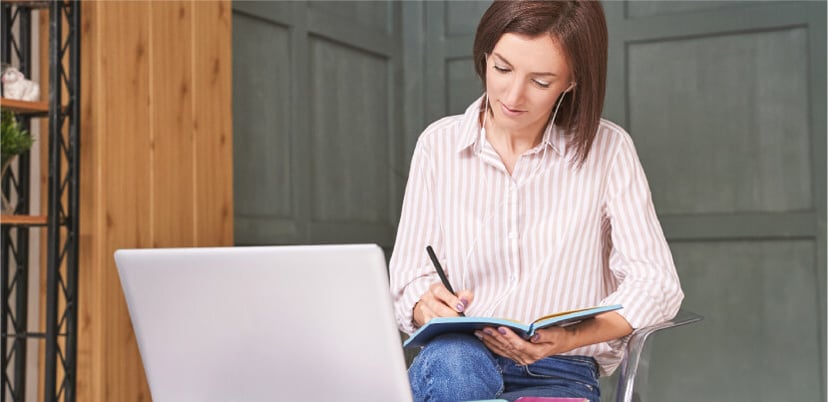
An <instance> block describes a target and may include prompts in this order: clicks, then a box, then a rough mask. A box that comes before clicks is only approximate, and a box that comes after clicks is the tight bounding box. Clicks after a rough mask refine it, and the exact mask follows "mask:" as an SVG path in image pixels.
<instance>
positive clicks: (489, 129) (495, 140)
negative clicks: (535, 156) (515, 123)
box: [486, 115, 546, 155]
mask: <svg viewBox="0 0 828 402" xmlns="http://www.w3.org/2000/svg"><path fill="white" fill-rule="evenodd" d="M544 128H546V126H545V125H544V124H543V122H541V123H540V124H534V125H533V127H527V128H526V129H524V130H516V131H513V130H508V129H505V128H503V127H501V126H500V125H498V124H497V122H496V121H495V119H494V116H492V115H489V118H488V119H487V121H486V139H488V140H489V142H490V143H491V144H492V145H493V146H494V147H495V149H497V150H498V151H501V152H502V151H505V152H508V153H510V154H513V155H521V154H523V153H524V152H526V151H528V150H530V149H532V148H534V147H535V146H537V145H538V144H540V142H541V140H542V139H543V130H544Z"/></svg>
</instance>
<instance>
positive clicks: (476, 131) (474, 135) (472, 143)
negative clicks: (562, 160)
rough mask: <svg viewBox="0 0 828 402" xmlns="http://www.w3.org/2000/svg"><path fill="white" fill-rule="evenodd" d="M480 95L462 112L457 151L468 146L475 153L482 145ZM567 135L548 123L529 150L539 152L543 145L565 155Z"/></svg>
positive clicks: (481, 101)
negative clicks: (461, 126) (461, 129)
mask: <svg viewBox="0 0 828 402" xmlns="http://www.w3.org/2000/svg"><path fill="white" fill-rule="evenodd" d="M484 96H485V95H481V96H480V97H479V98H477V99H476V100H475V101H474V102H472V104H471V105H469V107H467V108H466V111H465V113H463V121H462V125H463V131H462V132H463V137H462V138H461V139H460V141H459V143H458V147H457V152H463V151H464V150H466V149H468V148H469V147H472V148H473V151H474V152H475V153H479V152H480V150H481V149H482V147H483V135H482V133H483V130H481V127H480V111H481V107H482V106H483V97H484ZM567 143H568V141H567V137H566V134H565V132H564V130H561V129H560V127H558V126H555V125H553V124H551V123H550V124H548V125H547V126H546V129H545V130H544V132H543V139H541V143H540V144H539V145H538V146H537V147H535V148H533V149H532V150H530V151H529V152H530V153H535V152H540V151H542V150H543V147H544V146H548V147H550V148H552V150H553V151H555V152H557V153H558V155H560V156H564V155H566V148H567Z"/></svg>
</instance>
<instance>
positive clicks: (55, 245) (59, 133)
mask: <svg viewBox="0 0 828 402" xmlns="http://www.w3.org/2000/svg"><path fill="white" fill-rule="evenodd" d="M33 9H41V10H43V11H47V12H48V13H49V45H48V46H49V49H48V52H49V70H48V71H47V72H41V74H44V73H45V74H48V77H49V93H48V102H46V103H45V104H44V103H43V102H21V101H11V100H7V99H5V98H3V99H2V101H1V102H0V104H2V109H4V110H5V109H10V110H13V111H15V113H16V115H17V118H18V121H20V123H21V124H22V125H23V127H24V128H25V129H29V122H30V120H31V119H33V118H41V117H43V118H48V122H49V130H48V131H49V132H48V141H44V136H43V135H41V139H40V140H41V141H43V144H45V143H46V142H48V149H49V150H48V166H49V168H48V170H49V175H48V182H47V189H46V190H47V191H48V196H47V197H48V202H47V205H46V212H47V213H46V215H45V217H32V216H29V212H30V210H29V206H30V198H29V197H30V188H29V187H30V186H29V182H30V165H31V158H30V156H29V154H28V153H26V154H23V155H20V156H19V157H18V158H17V162H16V163H17V169H16V172H15V171H14V169H10V170H9V171H8V172H7V173H6V175H5V176H4V177H3V178H2V191H3V194H4V195H6V196H7V197H9V199H16V200H17V203H16V208H15V210H14V215H3V216H2V219H0V228H1V229H2V230H1V232H2V240H0V243H2V244H0V247H2V248H0V250H2V258H0V260H2V263H1V264H0V265H1V268H2V271H1V273H2V281H1V282H2V294H1V295H0V296H1V297H0V302H2V338H0V352H2V367H0V368H2V390H0V402H6V401H9V402H18V401H25V400H26V399H27V397H26V380H27V379H26V375H27V369H28V368H27V367H26V364H27V361H26V360H27V359H26V356H27V352H28V351H27V346H30V345H32V344H33V343H30V342H29V341H30V340H33V339H34V340H37V341H38V342H43V343H42V344H38V345H42V346H43V349H42V350H43V353H44V359H43V361H44V363H43V366H42V367H38V370H40V369H42V371H38V372H39V375H40V376H42V379H43V380H42V382H41V383H42V384H43V395H44V400H45V401H47V402H52V401H75V389H76V382H77V379H76V356H77V317H78V197H79V188H78V183H79V172H80V171H79V157H80V153H79V143H80V141H79V140H80V11H81V7H80V2H79V1H63V0H60V1H25V0H24V1H12V0H9V1H7V0H4V1H3V3H2V6H0V22H2V39H1V40H0V56H2V62H3V63H6V64H10V65H14V66H15V67H18V68H19V70H20V71H21V72H22V73H23V74H24V75H25V76H27V77H30V76H31V75H30V74H31V71H32V66H31V62H32V57H31V56H32V38H31V28H32V10H33ZM13 61H14V63H12V62H13ZM42 134H43V133H42ZM43 144H41V146H43ZM38 227H44V228H46V231H47V232H46V233H47V236H46V237H47V241H46V244H44V245H43V247H45V248H46V265H45V269H46V288H45V289H44V290H43V291H44V293H45V296H46V297H45V302H46V306H45V310H46V317H45V321H44V322H45V324H44V327H43V328H42V329H38V330H34V331H32V330H30V328H28V325H27V322H28V316H29V312H28V299H29V294H28V286H29V285H28V284H29V281H30V280H38V278H30V277H29V272H30V269H29V267H30V265H29V261H28V259H29V232H30V230H37V229H33V228H38Z"/></svg>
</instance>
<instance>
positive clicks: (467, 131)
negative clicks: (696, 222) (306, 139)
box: [390, 1, 683, 401]
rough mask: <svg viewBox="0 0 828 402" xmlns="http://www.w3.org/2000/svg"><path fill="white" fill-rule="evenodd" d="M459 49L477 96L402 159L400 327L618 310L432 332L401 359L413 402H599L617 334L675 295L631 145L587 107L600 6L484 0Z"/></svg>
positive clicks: (603, 56) (599, 37) (601, 82)
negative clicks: (535, 325) (469, 41)
mask: <svg viewBox="0 0 828 402" xmlns="http://www.w3.org/2000/svg"><path fill="white" fill-rule="evenodd" d="M473 56H474V60H476V63H475V69H476V72H477V74H478V75H479V76H480V78H481V80H482V82H483V85H484V88H485V94H484V95H483V96H481V98H480V99H478V100H476V101H475V102H474V103H472V104H471V105H470V106H469V108H468V109H467V110H466V112H465V114H463V115H458V116H450V117H446V118H443V119H441V120H439V121H437V122H435V123H433V124H432V125H431V126H429V127H428V128H427V129H426V130H425V131H424V132H423V134H422V135H421V136H420V138H419V140H418V142H417V146H416V149H415V151H414V154H413V157H412V161H411V170H410V176H409V180H408V184H407V188H406V193H405V200H404V202H403V208H402V215H401V217H400V224H399V228H398V233H397V242H396V244H395V247H394V252H393V255H392V258H391V263H390V269H391V286H392V293H393V296H394V299H395V308H396V315H397V319H398V321H399V325H400V329H401V330H402V331H404V332H407V333H411V332H413V331H414V330H416V328H418V327H419V326H422V325H423V324H425V323H426V322H428V321H429V320H430V319H432V318H434V317H445V316H457V315H458V314H459V313H465V314H466V315H471V316H492V317H502V318H512V319H516V320H519V321H523V322H531V321H532V320H534V319H536V318H538V317H541V316H543V315H545V314H549V313H552V312H558V311H565V310H572V309H577V308H584V307H591V306H596V305H610V304H621V305H623V309H622V310H618V311H615V312H609V313H605V314H601V315H599V316H597V317H596V318H594V319H591V320H586V321H583V322H581V323H579V324H576V325H572V326H568V327H565V328H559V327H556V328H550V329H544V330H540V331H539V332H538V333H537V335H536V336H534V337H533V338H531V339H529V340H525V339H523V338H521V337H519V336H517V335H515V334H514V333H513V332H511V331H509V330H508V329H507V328H486V329H485V330H483V331H478V332H476V333H475V334H473V335H472V334H451V335H444V336H441V337H438V338H435V339H434V340H432V341H431V342H430V343H429V344H428V345H427V346H425V347H424V348H423V350H422V351H421V352H420V354H419V355H418V356H417V358H416V359H415V360H414V362H413V363H412V366H411V368H410V369H409V376H410V378H411V384H412V389H413V392H414V396H415V400H418V401H420V400H431V401H451V400H474V399H487V398H495V397H498V398H503V399H509V400H514V399H516V398H518V397H520V396H558V397H582V398H588V399H590V400H591V401H598V400H599V397H600V391H599V390H598V376H599V375H608V374H610V373H611V372H612V371H613V370H614V369H615V367H616V366H617V365H618V363H619V361H620V359H621V357H622V351H623V346H624V341H625V337H626V336H627V335H629V334H630V333H631V332H632V331H633V329H635V328H639V327H642V326H647V325H650V324H654V323H657V322H660V321H665V320H668V319H670V318H672V317H673V316H674V315H675V314H676V312H677V311H678V308H679V306H680V304H681V300H682V299H683V293H682V291H681V288H680V285H679V280H678V276H677V275H676V271H675V266H674V264H673V260H672V256H671V255H670V250H669V248H668V246H667V242H666V241H665V239H664V235H663V233H662V230H661V227H660V224H659V222H658V219H657V217H656V214H655V209H654V207H653V204H652V199H651V196H650V191H649V188H648V185H647V180H646V178H645V177H644V172H643V170H642V168H641V164H640V162H639V160H638V157H637V155H636V152H635V149H634V147H633V143H632V140H631V139H630V137H629V135H628V134H627V133H626V132H625V131H624V130H623V129H622V128H620V127H618V126H617V125H615V124H613V123H611V122H608V121H606V120H602V119H601V118H600V116H601V111H602V105H603V101H604V91H605V81H606V70H607V31H606V22H605V19H604V14H603V9H602V8H601V5H600V3H598V2H592V1H568V2H545V1H495V2H494V3H493V4H492V5H491V7H490V8H489V9H488V10H487V11H486V13H485V14H484V15H483V17H482V19H481V20H480V24H479V26H478V28H477V34H476V36H475V40H474V51H473ZM428 245H431V246H433V248H434V250H435V251H436V253H437V255H438V257H439V259H440V261H441V264H442V265H443V267H445V270H446V272H447V274H448V277H449V280H450V282H451V283H452V284H453V285H454V288H455V289H461V290H459V291H458V292H457V294H456V295H455V294H452V293H451V292H449V291H448V290H447V289H446V288H445V287H444V286H443V285H442V284H441V282H440V280H439V278H438V276H437V274H436V272H435V270H434V267H433V266H432V264H431V262H430V261H429V258H428V255H427V253H426V251H425V248H426V246H428Z"/></svg>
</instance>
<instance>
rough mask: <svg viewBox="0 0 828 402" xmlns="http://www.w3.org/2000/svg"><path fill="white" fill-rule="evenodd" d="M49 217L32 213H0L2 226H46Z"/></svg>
mask: <svg viewBox="0 0 828 402" xmlns="http://www.w3.org/2000/svg"><path fill="white" fill-rule="evenodd" d="M48 221H49V218H48V217H46V216H34V215H5V214H3V215H0V225H2V226H46V223H47V222H48Z"/></svg>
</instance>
